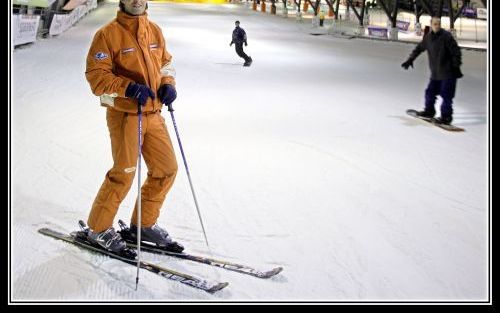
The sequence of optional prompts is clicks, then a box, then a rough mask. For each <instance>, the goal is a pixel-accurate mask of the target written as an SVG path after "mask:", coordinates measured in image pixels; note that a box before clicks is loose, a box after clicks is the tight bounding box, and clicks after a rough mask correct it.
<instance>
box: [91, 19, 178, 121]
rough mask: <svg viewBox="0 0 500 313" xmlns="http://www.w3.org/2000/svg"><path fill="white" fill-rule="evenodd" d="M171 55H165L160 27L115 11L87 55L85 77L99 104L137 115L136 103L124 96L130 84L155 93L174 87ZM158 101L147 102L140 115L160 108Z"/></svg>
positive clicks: (166, 53) (96, 35) (146, 20)
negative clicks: (113, 17)
mask: <svg viewBox="0 0 500 313" xmlns="http://www.w3.org/2000/svg"><path fill="white" fill-rule="evenodd" d="M171 61H172V56H171V55H170V54H169V53H168V52H167V50H166V47H165V39H164V38H163V34H162V32H161V29H160V27H158V25H156V24H155V23H153V22H151V21H149V19H148V17H147V13H145V14H144V15H140V16H132V15H128V14H126V13H124V12H122V11H118V13H117V16H116V18H115V19H114V20H113V21H111V22H110V23H108V24H107V25H105V26H104V27H102V28H101V29H99V30H98V31H97V33H96V34H95V36H94V39H93V41H92V45H91V46H90V49H89V53H88V55H87V69H86V71H85V76H86V78H87V81H88V82H89V84H90V87H91V89H92V92H93V93H94V94H95V95H96V96H99V97H100V98H101V105H103V106H107V107H112V108H113V109H115V110H118V111H122V112H129V113H137V101H136V100H135V99H130V98H126V97H125V90H126V89H127V86H128V85H129V84H130V83H131V82H135V83H139V84H143V85H146V86H148V87H149V88H151V89H152V90H153V91H154V92H155V93H156V92H157V91H158V89H159V88H160V86H161V85H163V84H170V85H174V86H175V79H174V73H175V72H174V70H173V67H172V64H171ZM162 106H163V104H162V103H161V101H160V100H159V99H158V97H156V98H155V100H152V99H151V98H149V99H148V101H147V102H146V104H145V106H144V107H143V112H154V111H158V110H160V109H161V108H162Z"/></svg>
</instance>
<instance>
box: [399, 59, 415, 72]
mask: <svg viewBox="0 0 500 313" xmlns="http://www.w3.org/2000/svg"><path fill="white" fill-rule="evenodd" d="M410 66H411V67H412V68H413V60H412V59H408V60H406V62H404V63H403V64H401V67H402V68H404V69H405V70H407V69H408V68H409V67H410Z"/></svg>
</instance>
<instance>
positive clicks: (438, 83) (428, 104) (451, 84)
mask: <svg viewBox="0 0 500 313" xmlns="http://www.w3.org/2000/svg"><path fill="white" fill-rule="evenodd" d="M456 86H457V79H456V78H450V79H445V80H433V79H431V80H430V81H429V85H428V86H427V89H426V90H425V111H427V112H432V113H435V112H436V109H435V108H434V104H435V103H436V98H437V96H441V98H442V99H443V102H442V104H441V117H451V116H452V114H453V107H452V104H453V97H455V89H456Z"/></svg>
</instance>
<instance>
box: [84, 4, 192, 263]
mask: <svg viewBox="0 0 500 313" xmlns="http://www.w3.org/2000/svg"><path fill="white" fill-rule="evenodd" d="M146 9H147V0H120V10H119V11H118V12H117V16H116V18H115V19H114V20H113V21H111V22H110V23H108V24H107V25H105V26H104V27H102V28H101V29H99V30H98V31H97V33H96V34H95V36H94V40H93V41H92V45H91V47H90V50H89V53H88V56H87V69H86V71H85V76H86V78H87V80H88V82H89V84H90V87H91V89H92V92H93V93H94V94H95V95H97V96H100V99H101V105H103V106H105V107H107V112H106V120H107V126H108V130H109V136H110V138H111V150H112V155H113V167H112V168H111V169H110V170H109V171H108V172H107V174H106V177H105V179H104V182H103V184H102V186H101V188H100V189H99V192H98V193H97V196H96V198H95V200H94V203H93V205H92V210H91V211H90V215H89V218H88V226H89V228H90V230H89V233H88V239H89V241H91V242H93V243H94V244H97V245H100V246H102V247H103V248H105V249H107V250H109V251H112V252H115V253H118V254H120V253H121V252H123V251H124V250H125V248H126V244H125V242H124V240H123V238H122V237H121V236H120V234H119V233H117V232H116V231H115V229H114V228H113V220H114V217H115V215H116V212H117V210H118V207H119V206H120V203H121V202H122V201H123V199H124V198H125V196H126V195H127V193H128V191H129V190H130V187H131V186H132V181H133V179H134V176H135V173H136V164H137V158H138V114H137V111H138V105H140V106H142V112H143V113H142V114H143V118H142V140H141V142H142V154H143V156H144V160H145V162H146V165H147V166H148V173H147V179H146V182H145V183H144V185H143V186H142V190H141V194H142V219H141V221H142V222H141V225H137V208H135V209H134V212H133V214H132V219H131V227H130V229H131V231H132V234H135V232H136V231H137V227H141V236H142V239H143V240H145V241H149V242H152V243H155V244H157V245H158V246H160V247H164V248H166V249H172V250H176V251H180V250H182V249H183V247H182V246H181V245H179V244H177V243H176V242H174V241H172V239H171V238H170V236H169V235H168V233H167V231H166V230H164V229H163V228H161V227H160V226H158V225H157V224H156V222H157V219H158V216H159V214H160V208H161V207H162V205H163V201H164V200H165V197H166V195H167V193H168V191H169V189H170V187H171V186H172V184H173V182H174V179H175V176H176V174H177V161H176V158H175V154H174V149H173V147H172V142H171V141H170V137H169V134H168V132H167V128H166V126H165V120H164V119H163V117H162V116H161V115H160V110H161V109H162V107H163V104H167V105H169V104H171V103H172V102H173V101H174V100H175V99H176V97H177V92H176V90H175V80H174V77H173V68H172V67H171V59H172V56H171V55H170V54H169V53H168V52H167V50H166V48H165V40H164V38H163V35H162V32H161V29H160V28H159V27H158V26H157V25H156V24H154V23H153V22H151V21H150V20H149V19H148V15H147V12H146Z"/></svg>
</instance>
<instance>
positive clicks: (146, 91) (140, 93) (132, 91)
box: [125, 83, 155, 105]
mask: <svg viewBox="0 0 500 313" xmlns="http://www.w3.org/2000/svg"><path fill="white" fill-rule="evenodd" d="M125 97H127V98H132V99H136V100H137V103H139V105H145V104H146V101H148V98H151V99H153V100H154V98H155V93H154V92H153V90H151V89H150V88H149V87H148V86H146V85H142V84H136V83H130V84H129V85H128V87H127V90H126V91H125Z"/></svg>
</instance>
